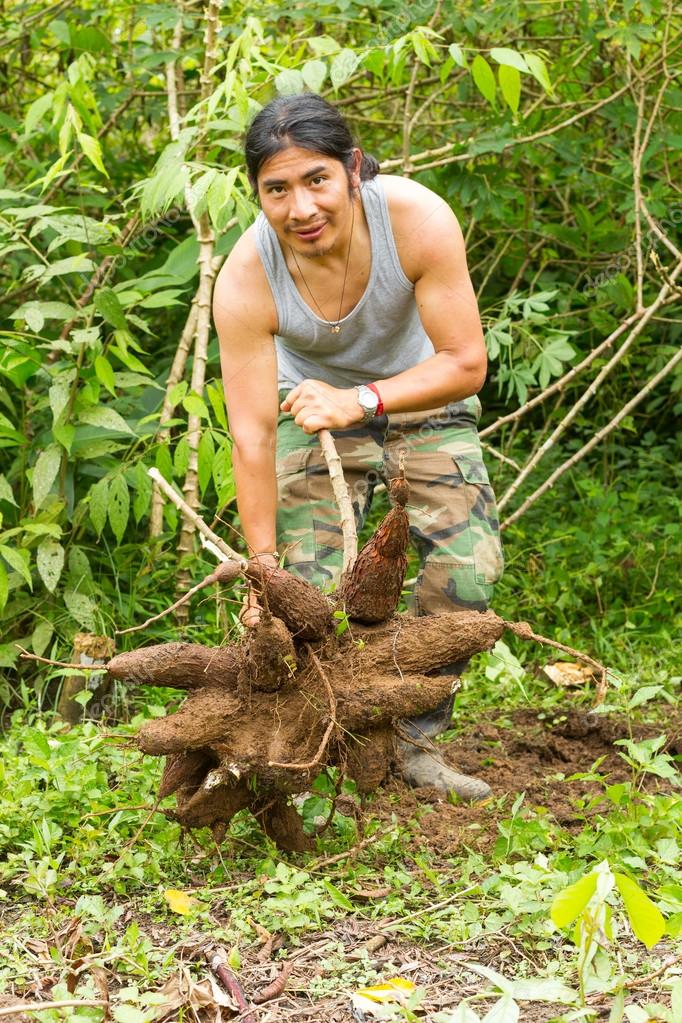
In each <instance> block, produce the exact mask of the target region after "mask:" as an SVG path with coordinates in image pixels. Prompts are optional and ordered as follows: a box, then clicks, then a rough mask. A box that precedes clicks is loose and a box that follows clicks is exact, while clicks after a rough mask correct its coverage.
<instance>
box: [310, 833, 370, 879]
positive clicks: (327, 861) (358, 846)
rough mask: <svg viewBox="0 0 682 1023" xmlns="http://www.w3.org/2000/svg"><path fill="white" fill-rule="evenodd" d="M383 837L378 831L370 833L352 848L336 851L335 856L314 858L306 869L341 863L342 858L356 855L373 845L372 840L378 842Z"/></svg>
mask: <svg viewBox="0 0 682 1023" xmlns="http://www.w3.org/2000/svg"><path fill="white" fill-rule="evenodd" d="M379 838H381V834H379V832H377V834H376V835H370V836H369V838H363V839H362V841H360V842H357V843H356V844H355V845H354V846H351V848H350V849H346V851H345V852H340V853H336V855H335V856H325V858H324V859H322V860H313V862H312V863H309V864H308V865H307V866H306V868H305V869H306V870H308V871H310V872H313V871H316V870H321V869H322V867H331V865H332V864H333V863H339V862H340V861H341V860H345V859H346V858H347V857H348V856H355V854H356V853H358V852H360V850H361V849H364V848H365V847H366V846H368V845H371V844H372V842H376V841H377V839H379Z"/></svg>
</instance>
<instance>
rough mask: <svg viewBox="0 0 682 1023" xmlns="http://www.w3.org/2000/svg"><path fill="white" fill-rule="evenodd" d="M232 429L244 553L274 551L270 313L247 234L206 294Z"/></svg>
mask: <svg viewBox="0 0 682 1023" xmlns="http://www.w3.org/2000/svg"><path fill="white" fill-rule="evenodd" d="M213 317H214V320H215V325H216V330H217V332H218V338H219V341H220V362H221V366H222V374H223V385H224V388H225V401H226V404H227V410H228V416H229V421H230V432H231V434H232V440H233V448H232V459H233V469H234V477H235V485H236V490H237V508H238V511H239V517H240V520H241V526H242V530H243V532H244V538H245V540H246V543H247V545H248V547H249V552H250V553H255V554H258V553H261V552H264V551H268V552H271V551H274V550H275V548H276V537H275V520H276V512H277V483H276V472H275V452H276V437H277V413H278V408H277V356H276V352H275V345H274V337H273V335H274V332H275V330H276V326H277V324H276V312H275V308H274V303H273V300H272V295H271V293H270V289H269V287H268V284H267V280H266V278H265V274H264V273H263V270H262V267H261V264H260V260H259V259H258V255H257V253H256V249H255V245H254V243H253V240H252V238H251V237H250V234H249V233H248V232H247V234H246V235H244V237H243V238H241V239H240V240H239V242H238V243H237V245H236V246H235V248H234V249H233V251H232V253H231V254H230V257H229V259H228V260H227V261H226V263H225V265H224V266H223V268H222V270H221V271H220V274H219V276H218V280H217V282H216V286H215V291H214V295H213Z"/></svg>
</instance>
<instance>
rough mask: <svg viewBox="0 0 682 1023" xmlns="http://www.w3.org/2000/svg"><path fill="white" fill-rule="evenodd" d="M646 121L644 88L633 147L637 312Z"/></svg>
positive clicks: (641, 287) (640, 304)
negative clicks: (643, 136)
mask: <svg viewBox="0 0 682 1023" xmlns="http://www.w3.org/2000/svg"><path fill="white" fill-rule="evenodd" d="M643 120H644V86H642V87H641V89H640V92H639V97H638V99H637V123H636V125H635V137H634V140H633V145H632V190H633V192H634V195H635V261H636V266H637V280H636V296H637V310H638V311H639V310H640V309H642V308H643V307H644V299H643V294H644V259H643V257H642V157H643V156H644V146H642V145H641V140H642V122H643Z"/></svg>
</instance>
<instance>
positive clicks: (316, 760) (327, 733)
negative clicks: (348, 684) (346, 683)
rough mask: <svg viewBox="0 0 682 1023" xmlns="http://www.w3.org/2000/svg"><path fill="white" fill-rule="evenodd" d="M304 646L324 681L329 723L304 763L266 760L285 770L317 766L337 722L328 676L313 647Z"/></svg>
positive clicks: (332, 691) (271, 764) (307, 768)
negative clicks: (311, 757)
mask: <svg viewBox="0 0 682 1023" xmlns="http://www.w3.org/2000/svg"><path fill="white" fill-rule="evenodd" d="M305 646H306V650H307V651H308V655H309V657H310V659H311V661H312V662H313V664H314V665H315V668H316V669H317V672H318V674H319V676H320V678H321V679H322V681H323V682H324V687H325V689H326V690H327V698H328V700H329V724H328V725H327V727H326V729H325V733H324V735H323V736H322V741H321V742H320V745H319V748H318V750H317V753H316V754H315V756H314V757H313V759H312V760H308V761H306V763H303V764H280V763H278V762H277V761H276V760H269V761H268V767H281V768H282V769H283V770H285V771H309V770H310V769H311V768H313V767H317V765H318V764H319V762H320V761H321V760H322V756H323V755H324V751H325V749H326V748H327V743H328V742H329V739H330V738H331V734H332V732H333V731H334V728H335V727H336V724H337V722H336V697H335V696H334V690H333V689H332V686H331V682H330V681H329V677H328V675H327V672H326V671H325V670H324V668H323V667H322V665H321V664H320V661H319V658H318V657H317V655H316V654H315V652H314V651H313V649H312V647H311V646H310V644H309V643H306V645H305Z"/></svg>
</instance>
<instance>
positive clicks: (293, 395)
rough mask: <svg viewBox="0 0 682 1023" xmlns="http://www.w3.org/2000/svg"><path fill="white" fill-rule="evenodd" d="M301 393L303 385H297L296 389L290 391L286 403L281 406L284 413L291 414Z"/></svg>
mask: <svg viewBox="0 0 682 1023" xmlns="http://www.w3.org/2000/svg"><path fill="white" fill-rule="evenodd" d="M300 393H301V384H297V385H296V387H293V388H292V389H291V390H290V391H289V393H288V394H287V396H286V398H285V399H284V401H283V402H282V404H281V405H280V408H281V410H282V412H290V411H291V406H292V405H293V403H294V402H295V401H296V399H297V398H298V396H299V395H300Z"/></svg>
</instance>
